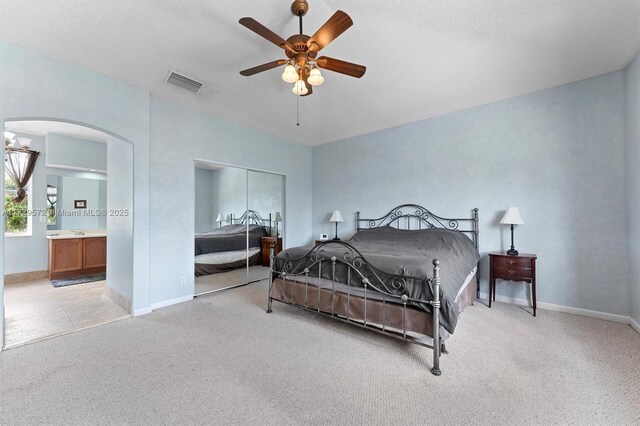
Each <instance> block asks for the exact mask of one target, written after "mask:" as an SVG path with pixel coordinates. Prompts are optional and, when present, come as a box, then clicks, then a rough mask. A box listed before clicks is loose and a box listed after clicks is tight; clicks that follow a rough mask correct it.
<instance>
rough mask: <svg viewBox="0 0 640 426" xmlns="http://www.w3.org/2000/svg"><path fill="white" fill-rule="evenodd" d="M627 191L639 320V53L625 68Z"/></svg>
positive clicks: (634, 314) (634, 299)
mask: <svg viewBox="0 0 640 426" xmlns="http://www.w3.org/2000/svg"><path fill="white" fill-rule="evenodd" d="M626 78H627V79H626V83H627V86H626V88H627V92H626V95H627V191H628V202H629V223H628V230H629V233H628V238H629V256H630V265H631V287H630V296H631V297H630V305H631V307H630V308H631V317H632V318H633V319H634V320H635V321H636V323H638V324H640V221H639V219H638V218H640V53H638V54H637V55H636V57H635V59H634V60H633V62H632V63H631V65H629V68H627V71H626Z"/></svg>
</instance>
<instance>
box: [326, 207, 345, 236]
mask: <svg viewBox="0 0 640 426" xmlns="http://www.w3.org/2000/svg"><path fill="white" fill-rule="evenodd" d="M329 222H335V223H336V237H335V238H334V239H333V240H334V241H340V238H338V223H339V222H344V219H342V213H340V210H334V211H333V214H332V215H331V219H329Z"/></svg>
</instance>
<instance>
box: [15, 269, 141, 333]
mask: <svg viewBox="0 0 640 426" xmlns="http://www.w3.org/2000/svg"><path fill="white" fill-rule="evenodd" d="M105 286H106V281H96V282H92V283H85V284H77V285H71V286H67V287H59V288H54V287H53V286H52V285H51V283H50V282H49V280H39V281H31V282H25V283H17V284H6V285H5V288H4V303H5V346H13V345H16V344H19V343H23V342H29V341H33V340H37V339H40V338H42V337H47V336H52V335H55V334H60V333H64V332H68V331H73V330H77V329H80V328H84V327H88V326H91V325H96V324H101V323H105V322H110V321H114V320H117V319H121V318H127V317H129V316H130V315H129V314H128V313H127V312H126V311H125V310H124V309H122V308H121V307H120V306H118V305H117V304H116V303H115V302H114V301H112V300H111V299H109V298H108V297H107V296H105V294H104V288H105Z"/></svg>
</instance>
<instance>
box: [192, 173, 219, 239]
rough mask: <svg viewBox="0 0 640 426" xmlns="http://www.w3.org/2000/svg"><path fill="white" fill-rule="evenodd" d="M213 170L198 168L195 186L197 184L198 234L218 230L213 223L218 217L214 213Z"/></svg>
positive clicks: (196, 210) (216, 225)
mask: <svg viewBox="0 0 640 426" xmlns="http://www.w3.org/2000/svg"><path fill="white" fill-rule="evenodd" d="M211 172H212V171H211V170H209V169H200V168H198V167H196V174H195V184H196V201H195V207H194V208H195V212H196V219H195V221H196V232H206V231H210V230H212V229H213V228H217V227H218V224H217V223H216V224H215V225H214V223H213V221H214V220H215V219H216V217H217V213H213V176H211Z"/></svg>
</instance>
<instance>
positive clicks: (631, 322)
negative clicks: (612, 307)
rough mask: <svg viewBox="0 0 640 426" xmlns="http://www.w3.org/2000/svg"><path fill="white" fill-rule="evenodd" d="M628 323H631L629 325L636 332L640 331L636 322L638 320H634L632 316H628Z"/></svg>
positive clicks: (639, 325)
mask: <svg viewBox="0 0 640 426" xmlns="http://www.w3.org/2000/svg"><path fill="white" fill-rule="evenodd" d="M629 324H630V325H631V327H633V328H634V329H635V330H636V331H637V332H638V333H640V323H638V321H636V320H634V319H633V318H631V317H629Z"/></svg>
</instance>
